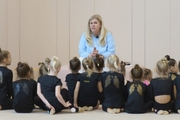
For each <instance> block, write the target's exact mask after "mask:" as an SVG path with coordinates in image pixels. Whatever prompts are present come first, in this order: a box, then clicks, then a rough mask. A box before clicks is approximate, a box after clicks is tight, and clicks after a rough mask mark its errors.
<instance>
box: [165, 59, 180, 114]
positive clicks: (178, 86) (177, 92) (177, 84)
mask: <svg viewBox="0 0 180 120" xmlns="http://www.w3.org/2000/svg"><path fill="white" fill-rule="evenodd" d="M168 64H169V77H170V79H171V80H172V81H173V85H174V99H175V101H174V104H173V110H174V112H178V113H179V114H180V76H179V75H178V74H177V73H178V66H177V62H176V60H175V59H172V58H171V59H170V60H169V62H168Z"/></svg>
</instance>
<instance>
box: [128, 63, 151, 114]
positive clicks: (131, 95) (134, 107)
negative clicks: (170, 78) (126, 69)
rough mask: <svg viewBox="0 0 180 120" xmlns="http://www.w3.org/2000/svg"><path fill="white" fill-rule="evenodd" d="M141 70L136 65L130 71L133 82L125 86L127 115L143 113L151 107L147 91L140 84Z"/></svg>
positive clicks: (144, 86)
mask: <svg viewBox="0 0 180 120" xmlns="http://www.w3.org/2000/svg"><path fill="white" fill-rule="evenodd" d="M142 74H143V70H142V68H141V67H139V65H138V64H136V65H135V66H134V68H133V69H132V70H131V75H132V79H133V82H127V84H126V94H125V96H126V100H127V102H126V104H125V110H126V112H127V113H145V112H147V111H148V110H150V109H151V108H152V106H153V101H148V90H147V87H146V85H145V84H143V83H142V82H141V78H142Z"/></svg>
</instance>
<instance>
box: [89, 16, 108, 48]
mask: <svg viewBox="0 0 180 120" xmlns="http://www.w3.org/2000/svg"><path fill="white" fill-rule="evenodd" d="M93 19H97V20H98V21H99V22H100V25H101V32H100V38H99V43H100V45H101V46H105V44H106V33H107V30H106V28H105V27H104V24H103V21H102V18H101V16H100V15H98V14H95V15H93V16H91V17H90V18H89V20H88V25H87V30H86V40H87V42H88V44H89V46H92V45H93V42H92V37H91V34H92V33H91V29H90V21H91V20H93Z"/></svg>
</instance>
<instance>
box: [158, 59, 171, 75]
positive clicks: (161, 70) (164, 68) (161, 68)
mask: <svg viewBox="0 0 180 120" xmlns="http://www.w3.org/2000/svg"><path fill="white" fill-rule="evenodd" d="M156 67H157V70H158V71H157V73H158V74H159V76H160V77H168V69H169V65H168V61H167V59H166V58H163V59H161V60H160V61H158V62H157V64H156Z"/></svg>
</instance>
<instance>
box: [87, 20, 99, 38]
mask: <svg viewBox="0 0 180 120" xmlns="http://www.w3.org/2000/svg"><path fill="white" fill-rule="evenodd" d="M89 27H90V30H91V32H92V33H93V34H94V35H98V34H99V33H100V29H101V24H100V22H99V21H98V20H97V19H92V20H91V21H90V23H89Z"/></svg>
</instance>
